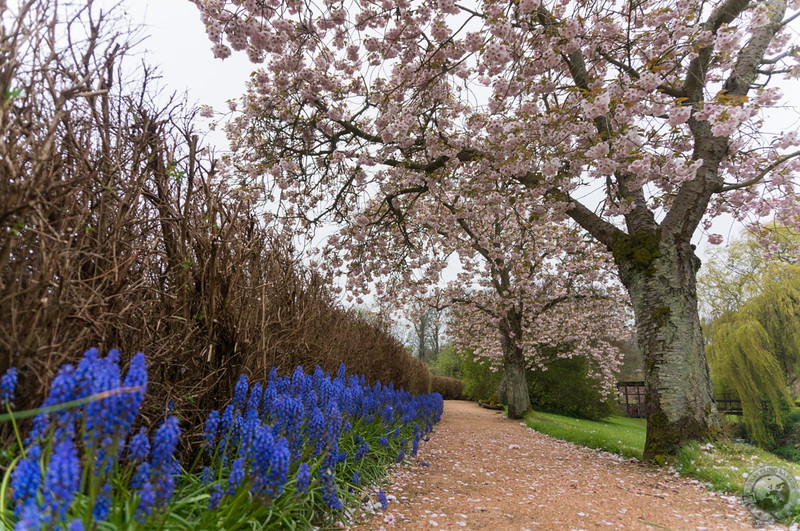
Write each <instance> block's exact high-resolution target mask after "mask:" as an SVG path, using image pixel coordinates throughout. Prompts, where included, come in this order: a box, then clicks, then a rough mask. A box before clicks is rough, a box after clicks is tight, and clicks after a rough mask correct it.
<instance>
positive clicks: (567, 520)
mask: <svg viewBox="0 0 800 531" xmlns="http://www.w3.org/2000/svg"><path fill="white" fill-rule="evenodd" d="M412 463H413V464H411V465H408V464H406V465H404V466H402V467H399V468H397V469H396V470H395V472H394V473H393V474H392V476H391V480H390V484H389V486H388V488H387V489H386V492H387V494H388V495H389V497H390V500H392V496H393V497H394V498H396V500H392V503H390V505H389V509H388V511H387V512H386V513H377V514H376V515H374V516H373V517H371V519H369V520H367V522H366V524H365V525H361V526H358V527H357V529H381V528H386V529H387V531H388V530H389V529H490V530H505V529H509V530H511V529H519V530H522V529H531V530H534V529H553V530H569V529H650V530H654V529H709V530H720V529H725V530H727V529H753V520H752V518H751V517H750V514H749V513H748V511H747V509H745V508H744V507H743V506H742V505H741V504H740V503H739V500H738V498H737V497H735V496H723V495H720V494H717V493H714V492H711V491H709V490H706V489H705V488H703V486H702V485H701V484H700V482H698V481H695V480H690V479H685V478H681V477H678V476H677V475H674V474H672V473H670V472H669V471H667V470H665V469H658V468H655V467H650V466H645V465H642V464H640V463H638V462H635V461H631V460H625V459H622V458H619V457H617V456H614V455H611V454H608V453H605V452H597V451H594V450H590V449H587V448H583V447H580V446H577V445H575V444H572V443H568V442H563V441H559V440H557V439H553V438H551V437H548V436H546V435H542V434H540V433H538V432H535V431H533V430H530V429H527V428H525V427H523V426H521V425H520V421H512V420H508V419H506V418H505V417H504V416H503V415H502V413H501V412H498V411H490V410H486V409H482V408H480V407H478V406H477V405H475V404H473V403H471V402H464V401H455V400H454V401H446V402H445V407H444V415H443V416H442V420H441V422H440V423H439V424H438V425H437V426H436V428H434V431H433V433H432V434H431V437H430V441H428V442H426V443H423V444H422V445H420V451H419V454H418V456H417V458H415V459H413V460H412ZM425 465H427V466H425Z"/></svg>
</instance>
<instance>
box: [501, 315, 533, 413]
mask: <svg viewBox="0 0 800 531" xmlns="http://www.w3.org/2000/svg"><path fill="white" fill-rule="evenodd" d="M500 335H501V337H502V343H503V368H504V370H505V373H506V377H505V380H506V398H507V399H508V418H510V419H521V418H522V417H523V416H525V413H527V412H528V411H530V409H531V399H530V396H529V395H528V381H527V378H526V377H525V356H524V353H523V352H522V347H521V346H520V344H519V342H518V338H520V337H522V321H521V318H520V314H519V312H517V311H516V310H514V309H512V310H509V311H508V313H507V314H506V317H505V318H504V319H503V320H502V321H501V322H500Z"/></svg>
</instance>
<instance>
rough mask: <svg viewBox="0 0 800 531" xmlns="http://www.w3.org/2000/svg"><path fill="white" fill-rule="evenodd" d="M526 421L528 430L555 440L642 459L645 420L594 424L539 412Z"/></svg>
mask: <svg viewBox="0 0 800 531" xmlns="http://www.w3.org/2000/svg"><path fill="white" fill-rule="evenodd" d="M525 422H526V424H527V425H528V427H530V428H533V429H534V430H536V431H538V432H541V433H544V434H546V435H550V436H551V437H555V438H556V439H562V440H565V441H571V442H574V443H577V444H580V445H582V446H588V447H589V448H597V449H600V450H606V451H608V452H612V453H615V454H619V455H621V456H624V457H635V458H637V459H641V458H642V449H643V448H644V437H645V420H644V419H633V418H628V417H617V416H613V417H609V418H608V419H606V420H601V421H594V420H585V419H576V418H572V417H565V416H563V415H556V414H554V413H538V412H537V413H531V414H529V415H528V416H527V417H526V418H525Z"/></svg>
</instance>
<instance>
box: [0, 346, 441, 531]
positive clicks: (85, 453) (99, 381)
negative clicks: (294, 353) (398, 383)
mask: <svg viewBox="0 0 800 531" xmlns="http://www.w3.org/2000/svg"><path fill="white" fill-rule="evenodd" d="M15 383H16V371H14V370H13V369H12V370H11V371H9V373H7V375H6V376H5V377H3V379H2V382H0V398H2V399H3V400H4V402H5V403H6V405H8V404H9V403H10V401H11V399H12V398H13V393H14V386H15ZM146 387H147V369H146V364H145V357H144V356H143V355H142V354H141V353H138V354H136V355H135V356H134V357H133V358H132V360H131V362H130V364H129V367H128V371H127V373H126V374H125V376H124V377H122V376H121V371H120V367H119V353H118V352H116V351H113V350H112V351H110V352H109V353H108V355H107V356H105V357H102V356H100V355H99V353H98V351H97V350H96V349H90V350H88V351H87V352H86V353H85V354H84V356H83V358H82V359H81V361H80V363H79V364H78V365H77V367H73V366H71V365H65V366H63V367H62V368H61V370H60V371H59V373H58V375H57V376H56V377H55V379H54V380H53V382H52V385H51V389H50V393H49V395H48V397H47V399H46V400H45V402H44V404H43V406H42V408H40V409H39V410H37V411H36V413H38V414H37V416H36V417H35V419H34V423H33V427H32V429H31V432H30V434H29V435H28V436H27V437H26V439H25V440H24V441H23V440H22V439H21V437H19V434H18V441H19V448H20V449H19V453H18V455H17V456H16V457H15V458H14V459H13V461H12V462H11V464H10V466H9V467H8V469H7V471H6V474H5V477H4V480H3V483H2V492H1V493H0V495H1V496H0V517H1V518H2V520H3V522H4V524H5V525H7V526H9V527H12V526H14V527H15V529H39V528H43V527H47V528H61V529H68V530H71V531H75V530H79V529H88V528H94V527H95V526H96V527H97V528H99V529H106V528H111V529H113V528H117V529H151V528H174V529H226V530H227V529H241V528H247V529H252V528H254V527H255V528H259V529H268V528H288V527H291V528H309V527H312V526H315V525H330V524H335V523H336V522H338V521H347V520H350V519H352V518H353V517H354V515H355V514H356V513H355V509H356V508H358V507H359V506H360V509H361V510H364V511H373V510H380V509H385V508H386V504H387V501H386V497H385V495H383V492H382V491H381V490H380V489H378V488H377V487H378V485H379V483H380V480H381V478H382V477H383V476H384V475H385V470H386V468H387V467H388V466H390V465H391V464H393V463H397V462H402V461H403V460H405V459H406V455H407V454H406V452H408V453H409V454H410V455H411V456H414V455H416V452H417V449H418V446H419V442H420V440H421V439H423V438H424V437H425V436H426V435H427V433H428V432H430V431H431V429H432V428H433V425H434V424H435V423H436V422H438V420H439V418H440V416H441V413H442V397H441V395H439V394H438V393H434V394H429V395H417V396H413V395H411V394H409V393H407V392H405V391H404V390H402V389H400V390H396V389H394V387H393V386H392V384H389V385H388V386H383V385H381V383H380V382H379V383H376V384H375V385H368V384H367V383H366V382H365V379H364V377H363V376H360V377H359V376H355V375H350V376H348V375H347V374H346V372H345V367H344V365H341V366H340V367H339V371H338V372H337V374H336V375H335V376H331V375H330V374H327V373H323V371H322V370H321V369H320V368H319V367H317V369H316V370H315V371H314V373H313V374H306V373H305V372H304V371H303V369H302V368H301V367H297V369H296V370H295V371H294V373H293V374H292V375H291V376H286V377H279V376H278V375H277V374H276V372H275V370H274V369H273V370H272V372H271V373H270V375H269V378H268V379H267V381H266V382H263V383H262V382H254V383H251V382H249V381H248V379H247V378H246V377H245V376H244V375H242V376H241V377H240V379H239V381H238V383H237V385H236V390H235V395H234V397H233V400H232V402H231V403H230V404H229V405H228V406H227V407H226V408H225V409H224V410H222V411H221V412H220V411H212V412H211V413H210V414H209V415H208V418H207V420H206V422H205V435H204V441H203V450H202V452H201V453H200V455H198V456H197V457H196V459H195V461H194V463H193V464H191V465H190V466H187V467H182V466H181V465H180V463H179V462H178V461H177V459H176V458H175V451H176V449H177V447H178V442H179V437H180V433H181V432H180V428H179V424H180V422H179V416H178V415H177V414H174V413H172V414H170V415H168V416H167V417H166V419H164V421H163V422H162V423H161V424H160V426H159V427H158V428H157V429H156V430H155V433H154V434H153V435H152V438H151V437H149V436H148V434H147V433H146V431H145V429H144V428H140V429H139V430H138V431H134V430H133V428H134V426H135V425H136V423H137V420H138V417H139V410H140V407H141V404H142V402H143V400H144V396H145V391H146ZM26 415H27V413H26V412H22V413H17V414H14V415H10V417H11V420H12V421H15V419H16V418H19V417H20V416H26ZM15 428H16V423H15ZM17 433H18V431H17ZM9 500H10V501H11V506H9Z"/></svg>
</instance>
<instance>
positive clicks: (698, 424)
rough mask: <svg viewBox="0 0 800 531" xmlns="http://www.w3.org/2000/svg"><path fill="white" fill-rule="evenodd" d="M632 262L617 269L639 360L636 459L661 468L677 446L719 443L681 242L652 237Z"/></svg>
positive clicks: (694, 265) (688, 256) (690, 263)
mask: <svg viewBox="0 0 800 531" xmlns="http://www.w3.org/2000/svg"><path fill="white" fill-rule="evenodd" d="M638 249H639V252H640V254H639V255H638V260H630V256H628V260H625V261H618V265H619V266H620V277H621V279H622V281H623V284H625V287H626V288H627V289H628V292H629V294H630V296H631V302H632V304H633V308H634V314H635V318H636V330H637V336H638V342H639V348H640V349H641V351H642V354H643V356H644V366H645V367H644V370H645V394H646V404H647V405H646V407H647V438H646V442H645V448H644V458H645V460H648V461H656V462H663V461H664V460H665V459H666V457H667V456H669V455H672V454H674V453H675V452H676V450H677V449H678V448H679V447H680V446H681V445H682V444H683V443H685V442H687V441H691V440H704V439H712V438H714V437H716V436H718V435H719V431H720V428H719V420H718V415H717V410H716V406H715V403H714V396H713V392H712V389H711V380H710V378H709V371H708V364H707V361H706V356H705V351H704V346H703V336H702V330H701V327H700V319H699V317H698V310H697V293H696V272H697V269H698V268H699V265H700V262H699V260H698V258H697V257H696V256H695V254H694V251H693V247H692V246H691V245H690V244H689V242H688V241H684V242H680V241H677V242H676V241H674V239H673V241H664V240H662V239H661V238H659V237H658V235H657V234H654V235H651V237H650V240H649V242H646V243H643V242H641V241H640V242H639V247H638Z"/></svg>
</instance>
